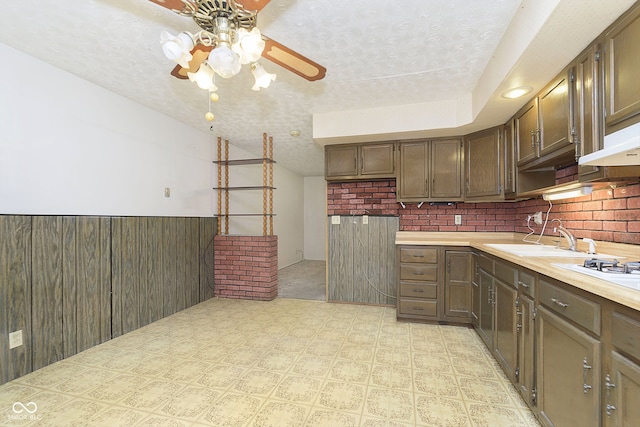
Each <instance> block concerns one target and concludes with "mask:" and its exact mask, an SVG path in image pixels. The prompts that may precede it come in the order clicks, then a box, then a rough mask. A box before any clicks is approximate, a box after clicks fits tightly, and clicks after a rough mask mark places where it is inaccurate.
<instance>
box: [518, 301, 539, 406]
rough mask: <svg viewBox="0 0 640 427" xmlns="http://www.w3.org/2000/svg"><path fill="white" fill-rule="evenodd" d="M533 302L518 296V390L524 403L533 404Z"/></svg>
mask: <svg viewBox="0 0 640 427" xmlns="http://www.w3.org/2000/svg"><path fill="white" fill-rule="evenodd" d="M533 309H534V303H533V300H532V299H531V298H529V297H528V296H526V295H520V296H519V297H518V311H519V319H520V320H519V323H518V327H517V330H518V390H520V395H521V396H522V398H523V399H524V401H525V402H526V403H528V404H529V405H532V406H533V405H534V404H535V402H534V401H533V389H534V387H535V383H534V380H535V377H534V373H535V347H534V327H533V325H534V323H533V322H534V320H533Z"/></svg>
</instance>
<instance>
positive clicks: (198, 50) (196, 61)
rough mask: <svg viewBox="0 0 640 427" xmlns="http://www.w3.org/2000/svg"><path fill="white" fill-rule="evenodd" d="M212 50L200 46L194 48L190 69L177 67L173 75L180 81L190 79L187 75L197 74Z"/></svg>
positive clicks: (172, 72) (209, 47)
mask: <svg viewBox="0 0 640 427" xmlns="http://www.w3.org/2000/svg"><path fill="white" fill-rule="evenodd" d="M211 49H212V47H211V46H202V45H198V46H196V47H194V48H193V50H191V55H193V59H192V60H191V61H190V62H189V68H183V67H181V66H180V65H176V66H175V68H174V69H173V70H172V71H171V75H172V76H173V77H177V78H179V79H188V78H189V76H188V75H187V73H195V72H196V71H198V68H200V65H201V64H202V63H203V62H204V60H205V59H207V57H208V56H209V52H211Z"/></svg>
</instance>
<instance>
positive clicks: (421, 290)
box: [413, 289, 424, 292]
mask: <svg viewBox="0 0 640 427" xmlns="http://www.w3.org/2000/svg"><path fill="white" fill-rule="evenodd" d="M413 292H424V289H414V290H413Z"/></svg>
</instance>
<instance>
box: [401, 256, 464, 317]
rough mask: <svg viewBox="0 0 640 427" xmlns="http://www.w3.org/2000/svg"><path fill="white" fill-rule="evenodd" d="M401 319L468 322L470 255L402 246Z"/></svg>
mask: <svg viewBox="0 0 640 427" xmlns="http://www.w3.org/2000/svg"><path fill="white" fill-rule="evenodd" d="M397 251H398V252H397V259H398V260H399V261H398V262H399V266H398V269H397V270H398V280H397V283H398V289H397V295H398V301H397V317H398V319H408V320H424V321H450V322H460V323H468V322H469V316H470V311H471V279H472V278H471V252H470V251H469V250H468V249H466V248H462V249H460V250H446V249H445V248H443V247H439V246H409V245H407V246H399V247H398V249H397Z"/></svg>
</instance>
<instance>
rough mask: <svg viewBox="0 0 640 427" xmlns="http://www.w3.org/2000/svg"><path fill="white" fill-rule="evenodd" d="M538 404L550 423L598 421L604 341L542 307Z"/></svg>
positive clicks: (544, 418)
mask: <svg viewBox="0 0 640 427" xmlns="http://www.w3.org/2000/svg"><path fill="white" fill-rule="evenodd" d="M537 328H538V333H537V345H538V355H537V360H538V364H537V391H538V397H537V404H538V410H539V414H540V421H541V422H542V423H544V424H545V425H547V426H557V427H560V426H575V427H580V426H589V425H598V424H599V422H598V421H599V419H600V394H599V390H600V385H599V380H600V341H598V340H597V339H595V338H593V337H592V336H590V335H588V334H587V333H585V332H584V331H582V330H581V329H579V328H577V327H575V326H573V325H572V324H571V323H569V322H568V321H566V320H564V319H562V318H561V317H560V316H557V315H555V314H553V313H552V312H551V311H550V310H547V309H546V308H544V307H540V308H539V309H538V325H537Z"/></svg>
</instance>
